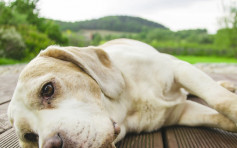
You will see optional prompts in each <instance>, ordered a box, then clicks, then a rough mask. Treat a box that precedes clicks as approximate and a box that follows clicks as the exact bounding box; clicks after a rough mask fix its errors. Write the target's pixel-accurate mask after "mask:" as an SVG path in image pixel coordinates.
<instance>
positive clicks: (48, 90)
mask: <svg viewBox="0 0 237 148" xmlns="http://www.w3.org/2000/svg"><path fill="white" fill-rule="evenodd" d="M53 94H54V87H53V84H52V82H49V83H46V84H45V85H44V86H43V87H42V89H41V96H42V97H44V98H49V97H51V96H52V95H53Z"/></svg>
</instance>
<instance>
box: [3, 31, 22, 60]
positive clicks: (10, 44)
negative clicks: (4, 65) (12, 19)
mask: <svg viewBox="0 0 237 148" xmlns="http://www.w3.org/2000/svg"><path fill="white" fill-rule="evenodd" d="M0 55H1V56H2V57H5V58H12V59H17V60H20V59H22V58H23V57H24V56H25V44H24V41H23V39H22V36H21V34H19V33H18V32H17V31H16V29H15V28H14V27H10V28H6V29H4V28H1V29H0Z"/></svg>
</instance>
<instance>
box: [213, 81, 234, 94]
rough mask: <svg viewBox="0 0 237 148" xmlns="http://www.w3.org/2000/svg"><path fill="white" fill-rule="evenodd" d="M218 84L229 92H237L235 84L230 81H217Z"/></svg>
mask: <svg viewBox="0 0 237 148" xmlns="http://www.w3.org/2000/svg"><path fill="white" fill-rule="evenodd" d="M217 83H218V84H219V85H220V86H222V87H224V88H226V89H227V90H229V91H231V92H233V93H235V92H236V90H237V86H236V85H235V84H234V83H232V82H230V81H226V80H221V81H217Z"/></svg>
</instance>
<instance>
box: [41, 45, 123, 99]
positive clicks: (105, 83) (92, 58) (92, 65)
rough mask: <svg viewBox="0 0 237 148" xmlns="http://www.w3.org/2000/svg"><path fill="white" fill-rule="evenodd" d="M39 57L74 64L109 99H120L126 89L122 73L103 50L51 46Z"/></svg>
mask: <svg viewBox="0 0 237 148" xmlns="http://www.w3.org/2000/svg"><path fill="white" fill-rule="evenodd" d="M39 56H49V57H53V58H57V59H61V60H65V61H69V62H72V63H74V64H75V65H77V66H79V67H80V68H82V69H83V70H84V71H85V72H86V73H87V74H88V75H90V76H91V77H92V78H93V79H94V80H95V81H96V82H97V83H98V84H99V86H100V87H101V90H102V91H103V93H104V94H105V95H106V96H108V97H109V98H112V99H116V98H118V96H119V95H120V94H121V92H122V91H123V89H124V87H125V82H124V79H123V76H122V74H121V72H120V71H119V70H118V69H117V68H116V67H115V65H114V64H113V63H112V62H111V60H110V58H109V56H108V54H107V53H106V52H105V51H103V50H102V49H98V48H95V47H87V48H77V47H58V46H50V47H48V48H47V49H46V50H44V51H41V52H40V54H39Z"/></svg>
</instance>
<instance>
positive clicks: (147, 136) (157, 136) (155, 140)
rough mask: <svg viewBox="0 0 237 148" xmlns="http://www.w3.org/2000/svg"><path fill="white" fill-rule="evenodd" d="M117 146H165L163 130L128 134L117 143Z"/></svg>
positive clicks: (119, 147) (161, 147)
mask: <svg viewBox="0 0 237 148" xmlns="http://www.w3.org/2000/svg"><path fill="white" fill-rule="evenodd" d="M116 146H117V148H163V139H162V133H161V131H160V130H159V131H156V132H152V133H141V134H128V135H126V137H125V138H124V139H123V140H122V141H120V142H119V143H118V144H116Z"/></svg>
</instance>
